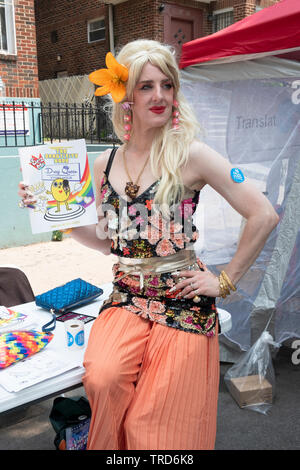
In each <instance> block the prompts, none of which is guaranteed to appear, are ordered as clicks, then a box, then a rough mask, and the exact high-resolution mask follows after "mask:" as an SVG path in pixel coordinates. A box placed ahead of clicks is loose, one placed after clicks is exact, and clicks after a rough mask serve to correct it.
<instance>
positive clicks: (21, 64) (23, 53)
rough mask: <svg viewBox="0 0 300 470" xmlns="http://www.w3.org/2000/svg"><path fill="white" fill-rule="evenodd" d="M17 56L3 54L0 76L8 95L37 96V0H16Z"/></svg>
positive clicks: (20, 96)
mask: <svg viewBox="0 0 300 470" xmlns="http://www.w3.org/2000/svg"><path fill="white" fill-rule="evenodd" d="M15 28H16V40H17V55H16V56H12V55H4V54H0V75H1V78H2V80H3V82H4V85H5V88H6V96H8V97H19V98H37V97H38V96H39V92H38V69H37V57H36V30H35V16H34V0H16V1H15Z"/></svg>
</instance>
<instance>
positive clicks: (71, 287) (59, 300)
mask: <svg viewBox="0 0 300 470" xmlns="http://www.w3.org/2000/svg"><path fill="white" fill-rule="evenodd" d="M101 294H103V290H102V289H100V287H96V286H94V285H93V284H90V283H89V282H86V281H84V280H83V279H80V278H78V279H73V281H70V282H67V283H66V284H64V285H62V286H59V287H55V288H54V289H51V290H49V291H47V292H44V293H43V294H40V295H37V296H36V297H35V303H36V305H37V306H38V307H42V308H45V309H46V310H50V311H54V312H55V313H63V312H67V311H68V310H72V309H73V308H77V307H80V306H81V305H84V304H86V303H88V302H91V301H92V300H94V299H96V298H97V297H99V296H100V295H101Z"/></svg>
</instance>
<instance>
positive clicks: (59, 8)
mask: <svg viewBox="0 0 300 470" xmlns="http://www.w3.org/2000/svg"><path fill="white" fill-rule="evenodd" d="M24 1H25V0H24ZM277 1H279V0H258V4H259V5H260V6H262V7H266V6H270V5H271V4H274V3H276V2H277ZM299 1H300V0H299ZM161 3H164V4H173V5H182V6H186V7H191V8H197V9H200V10H202V11H203V31H204V35H207V34H210V33H211V32H212V22H211V21H209V19H208V16H209V14H211V13H212V12H213V11H214V10H219V9H223V8H229V7H233V8H234V18H235V21H238V20H240V19H242V18H244V17H245V16H248V15H250V14H252V13H254V12H255V5H256V0H216V1H214V2H211V3H210V4H207V3H202V2H198V1H195V0H167V1H166V2H162V1H161V0H129V1H127V2H124V3H119V4H117V5H115V6H114V7H113V15H114V43H115V48H116V49H119V48H120V47H121V46H123V45H124V44H126V43H127V42H129V41H132V40H134V39H138V38H149V39H157V40H159V41H164V13H163V12H162V13H160V12H159V11H158V8H159V6H160V4H161ZM35 6H36V28H37V37H38V43H37V51H38V63H39V79H40V80H45V79H49V78H55V77H56V74H57V72H59V71H67V73H68V75H84V74H87V73H90V72H91V71H92V70H95V69H96V68H99V67H103V66H104V60H105V54H106V52H107V51H108V50H109V47H110V46H109V25H108V6H106V5H105V2H104V0H103V1H102V0H85V1H82V0H35ZM102 16H103V17H105V18H106V38H105V40H103V41H99V42H96V43H93V44H88V41H87V23H88V21H89V20H92V19H96V18H97V17H102ZM52 31H57V34H58V41H57V42H56V43H54V44H53V43H52V42H51V32H52ZM58 54H59V55H61V56H62V60H61V61H60V62H58V61H57V55H58Z"/></svg>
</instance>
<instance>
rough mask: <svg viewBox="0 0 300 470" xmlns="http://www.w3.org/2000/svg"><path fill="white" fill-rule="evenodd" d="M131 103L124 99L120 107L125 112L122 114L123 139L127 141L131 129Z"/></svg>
mask: <svg viewBox="0 0 300 470" xmlns="http://www.w3.org/2000/svg"><path fill="white" fill-rule="evenodd" d="M132 104H133V103H132V102H131V101H125V102H124V103H122V108H123V109H124V111H125V114H124V118H123V120H124V131H125V134H124V140H126V142H129V140H130V131H131V127H132V126H131V105H132Z"/></svg>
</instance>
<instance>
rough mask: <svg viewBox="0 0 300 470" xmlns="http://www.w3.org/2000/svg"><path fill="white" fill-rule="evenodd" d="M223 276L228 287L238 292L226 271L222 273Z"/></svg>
mask: <svg viewBox="0 0 300 470" xmlns="http://www.w3.org/2000/svg"><path fill="white" fill-rule="evenodd" d="M221 276H222V277H223V279H224V280H225V282H226V283H227V284H228V286H229V287H230V289H231V290H233V291H236V287H235V286H234V285H233V284H232V282H231V280H230V279H229V277H228V276H227V274H226V273H225V271H221Z"/></svg>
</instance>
